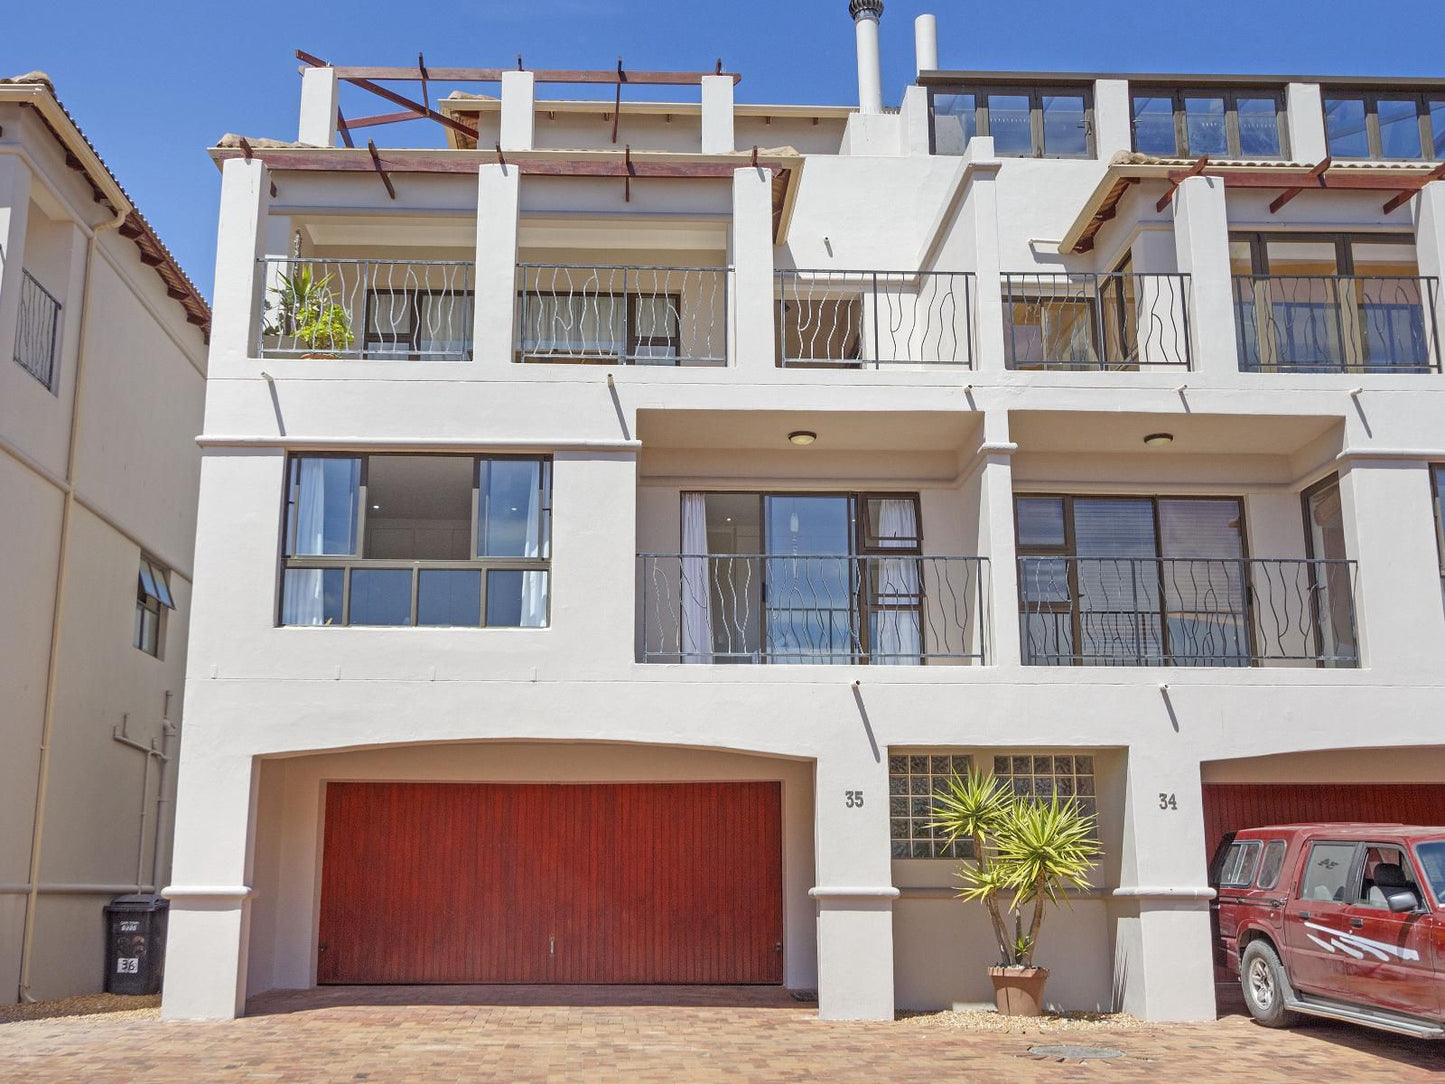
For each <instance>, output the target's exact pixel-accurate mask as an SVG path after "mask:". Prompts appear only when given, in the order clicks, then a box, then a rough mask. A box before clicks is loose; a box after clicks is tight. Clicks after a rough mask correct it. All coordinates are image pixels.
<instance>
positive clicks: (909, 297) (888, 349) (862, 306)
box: [776, 270, 973, 368]
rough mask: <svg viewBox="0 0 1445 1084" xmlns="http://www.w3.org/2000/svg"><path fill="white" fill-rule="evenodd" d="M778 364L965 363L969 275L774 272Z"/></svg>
mask: <svg viewBox="0 0 1445 1084" xmlns="http://www.w3.org/2000/svg"><path fill="white" fill-rule="evenodd" d="M776 278H777V302H778V328H777V341H778V364H779V365H783V366H790V365H814V366H822V367H832V368H837V367H845V368H870V367H879V366H883V365H898V364H903V365H961V366H965V367H966V366H969V365H971V364H972V363H973V323H972V322H973V289H972V279H973V275H972V273H970V272H964V271H920V272H908V271H832V270H828V271H804V270H784V271H778V272H776Z"/></svg>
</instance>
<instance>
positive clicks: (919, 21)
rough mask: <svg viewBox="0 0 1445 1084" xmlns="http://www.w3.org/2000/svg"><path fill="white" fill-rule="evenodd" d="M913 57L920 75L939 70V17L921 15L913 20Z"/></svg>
mask: <svg viewBox="0 0 1445 1084" xmlns="http://www.w3.org/2000/svg"><path fill="white" fill-rule="evenodd" d="M913 59H914V63H915V64H916V65H917V71H918V74H919V75H922V74H923V73H924V72H936V71H937V70H938V19H937V18H936V17H935V16H932V15H920V16H918V18H916V19H914V20H913Z"/></svg>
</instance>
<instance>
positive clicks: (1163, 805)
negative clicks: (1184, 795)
mask: <svg viewBox="0 0 1445 1084" xmlns="http://www.w3.org/2000/svg"><path fill="white" fill-rule="evenodd" d="M1159 808H1160V809H1175V810H1177V809H1178V808H1179V802H1178V801H1177V800H1175V798H1174V795H1172V794H1165V793H1164V792H1163V791H1162V790H1161V791H1160V792H1159Z"/></svg>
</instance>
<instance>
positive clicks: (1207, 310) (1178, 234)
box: [1173, 176, 1239, 376]
mask: <svg viewBox="0 0 1445 1084" xmlns="http://www.w3.org/2000/svg"><path fill="white" fill-rule="evenodd" d="M1173 208H1174V251H1175V262H1176V263H1177V264H1178V266H1179V270H1180V271H1181V272H1182V273H1184V274H1186V275H1188V276H1189V344H1190V350H1191V355H1192V356H1191V359H1190V361H1191V368H1193V369H1194V370H1196V371H1199V372H1214V373H1217V374H1219V375H1221V376H1223V375H1224V374H1226V373H1235V372H1238V371H1239V347H1238V344H1237V343H1236V341H1235V330H1234V280H1233V278H1232V277H1231V272H1230V266H1229V214H1228V211H1227V209H1226V207H1225V202H1224V179H1223V178H1222V177H1204V176H1200V177H1189V178H1187V179H1185V181H1184V182H1183V183H1182V184H1180V186H1179V187H1178V188H1177V189H1175V190H1174V199H1173Z"/></svg>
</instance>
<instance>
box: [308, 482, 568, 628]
mask: <svg viewBox="0 0 1445 1084" xmlns="http://www.w3.org/2000/svg"><path fill="white" fill-rule="evenodd" d="M551 493H552V463H551V460H550V459H547V458H545V457H535V456H525V457H524V456H496V457H473V456H455V455H368V456H345V455H298V456H293V457H292V458H291V460H290V463H289V468H288V478H287V493H286V538H285V555H284V559H283V575H282V592H281V612H280V624H282V625H352V626H367V625H370V626H399V625H400V626H406V625H417V626H429V627H462V628H476V627H479V626H485V627H488V628H541V627H545V626H546V625H547V623H548V608H549V589H550V575H551V573H550V558H551V517H552V511H551Z"/></svg>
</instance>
